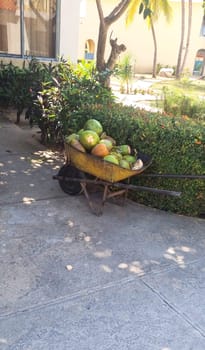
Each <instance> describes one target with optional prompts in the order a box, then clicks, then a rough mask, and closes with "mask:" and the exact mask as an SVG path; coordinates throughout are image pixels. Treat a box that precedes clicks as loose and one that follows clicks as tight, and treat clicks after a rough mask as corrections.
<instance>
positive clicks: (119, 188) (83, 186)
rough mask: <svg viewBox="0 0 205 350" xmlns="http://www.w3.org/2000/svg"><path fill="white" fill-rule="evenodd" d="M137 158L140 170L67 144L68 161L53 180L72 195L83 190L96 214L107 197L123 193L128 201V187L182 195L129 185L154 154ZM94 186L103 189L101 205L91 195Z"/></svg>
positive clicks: (99, 212) (149, 162)
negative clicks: (140, 163)
mask: <svg viewBox="0 0 205 350" xmlns="http://www.w3.org/2000/svg"><path fill="white" fill-rule="evenodd" d="M138 157H139V158H140V159H141V160H142V162H143V167H142V168H141V169H139V170H131V169H125V168H122V167H120V166H119V165H115V164H112V163H110V162H107V161H105V160H103V159H101V158H99V157H97V156H94V155H92V154H89V153H84V152H81V151H79V150H77V149H76V148H74V147H72V146H71V145H68V144H67V143H65V164H64V165H63V166H62V168H61V169H60V171H59V172H58V174H57V175H55V176H53V179H55V180H58V181H59V185H60V187H61V189H62V190H63V191H64V192H65V193H67V194H69V195H77V194H80V193H82V192H83V193H84V195H85V197H86V198H87V200H88V203H89V206H90V208H91V211H92V212H93V213H94V214H96V215H100V214H102V211H103V206H104V203H105V202H106V200H107V199H109V198H113V197H116V196H122V198H123V199H124V200H125V199H126V198H127V194H128V190H143V191H151V192H157V193H161V194H167V195H172V196H180V192H174V191H167V190H161V189H155V188H149V187H144V186H135V185H131V184H129V179H130V178H131V177H132V176H136V175H139V174H141V173H143V172H144V171H145V170H146V169H147V168H148V167H149V166H150V164H151V162H152V159H151V157H150V156H148V155H145V154H143V153H139V154H138ZM125 180H126V181H125ZM93 186H95V187H97V188H99V187H100V188H101V192H102V198H101V200H100V205H98V206H96V202H94V201H93V200H92V198H91V193H92V191H91V190H90V188H91V187H92V188H93ZM102 189H103V190H102ZM123 202H124V201H123Z"/></svg>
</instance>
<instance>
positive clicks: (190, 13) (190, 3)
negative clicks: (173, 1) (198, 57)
mask: <svg viewBox="0 0 205 350" xmlns="http://www.w3.org/2000/svg"><path fill="white" fill-rule="evenodd" d="M191 25H192V0H189V14H188V31H187V40H186V47H185V52H184V59H183V62H182V65H181V69H180V71H181V73H182V72H183V70H184V67H185V63H186V59H187V55H188V51H189V43H190V36H191Z"/></svg>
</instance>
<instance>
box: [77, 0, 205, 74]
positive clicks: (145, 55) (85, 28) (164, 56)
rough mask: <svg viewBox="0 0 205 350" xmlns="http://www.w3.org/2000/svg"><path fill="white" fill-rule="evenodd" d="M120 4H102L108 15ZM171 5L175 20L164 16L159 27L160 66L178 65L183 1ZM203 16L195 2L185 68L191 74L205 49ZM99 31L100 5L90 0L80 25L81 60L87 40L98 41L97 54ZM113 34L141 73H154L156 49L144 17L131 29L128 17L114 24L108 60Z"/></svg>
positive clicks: (106, 1) (156, 25) (108, 2)
mask: <svg viewBox="0 0 205 350" xmlns="http://www.w3.org/2000/svg"><path fill="white" fill-rule="evenodd" d="M117 3H119V2H118V1H116V0H115V1H114V0H104V1H103V2H102V6H103V11H104V16H106V15H108V14H109V13H110V12H111V10H112V9H113V8H114V7H115V6H116V5H117ZM171 5H172V8H173V19H172V21H171V23H167V22H166V20H165V18H164V16H163V15H161V16H160V19H159V21H158V22H157V23H156V24H155V30H156V36H157V43H158V59H157V63H160V64H161V65H169V66H176V64H177V57H178V50H179V45H180V36H181V2H180V1H176V0H175V1H171ZM186 6H188V5H186ZM187 16H188V11H187V10H186V18H187ZM202 17H203V9H202V1H197V0H195V1H194V0H193V18H192V32H191V39H190V48H189V52H188V56H187V60H186V65H185V68H187V69H188V70H189V71H190V72H192V71H193V67H194V61H195V56H196V52H197V51H198V50H199V49H203V48H205V37H201V36H200V29H201V23H202ZM98 28H99V17H98V13H97V8H96V3H95V1H94V0H87V9H86V17H84V18H83V19H81V23H80V32H79V33H80V35H79V38H80V39H79V48H78V50H79V51H78V52H79V59H82V58H84V46H85V42H86V40H87V39H92V40H93V41H94V43H95V53H96V49H97V47H96V46H97V38H98ZM186 29H187V22H186ZM111 31H113V34H112V36H113V38H116V37H117V38H118V43H119V44H121V43H123V44H125V45H126V47H127V50H126V52H125V54H127V53H129V54H130V55H131V56H132V58H133V65H134V68H135V71H136V72H137V73H150V72H151V71H152V61H153V53H154V46H153V39H152V33H151V30H150V29H148V27H147V24H146V22H145V21H144V20H143V18H142V16H139V15H138V14H137V15H136V17H135V20H134V21H133V23H132V24H131V25H130V26H129V27H126V25H125V16H123V17H122V18H121V19H120V20H118V21H117V22H116V23H114V24H113V25H112V27H111V28H110V31H109V34H108V45H107V51H106V57H108V55H109V51H110V47H109V35H110V33H111ZM185 40H186V35H185Z"/></svg>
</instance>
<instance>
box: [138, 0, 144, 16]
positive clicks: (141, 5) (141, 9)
mask: <svg viewBox="0 0 205 350" xmlns="http://www.w3.org/2000/svg"><path fill="white" fill-rule="evenodd" d="M143 10H144V4H143V3H142V2H141V4H140V7H139V15H141V13H142V11H143Z"/></svg>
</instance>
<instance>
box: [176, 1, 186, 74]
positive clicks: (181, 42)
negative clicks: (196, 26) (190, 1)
mask: <svg viewBox="0 0 205 350" xmlns="http://www.w3.org/2000/svg"><path fill="white" fill-rule="evenodd" d="M184 32H185V0H181V41H180V46H179V53H178V60H177V67H176V78H177V79H179V78H180V75H181V61H182V51H183V45H184Z"/></svg>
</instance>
